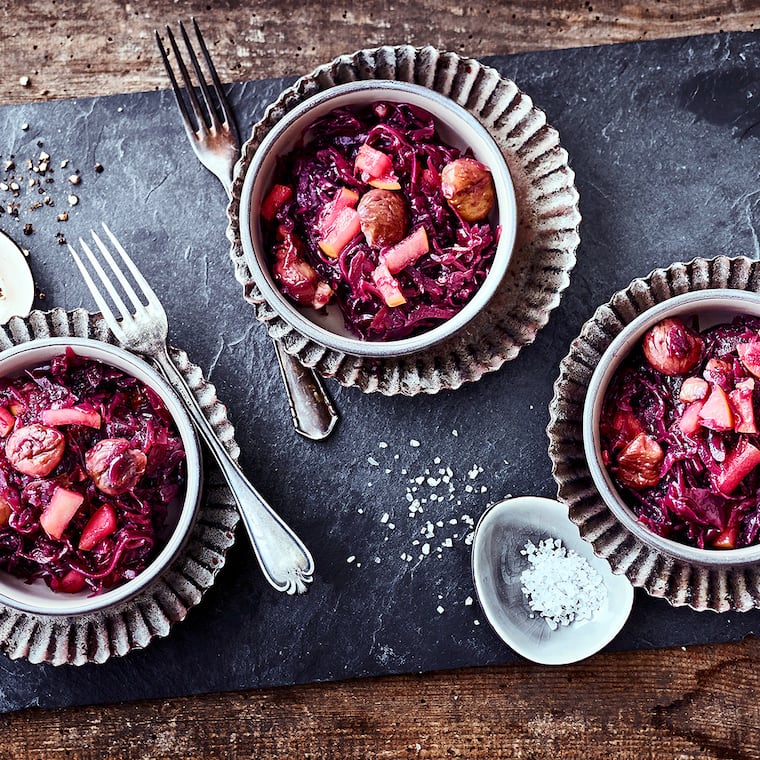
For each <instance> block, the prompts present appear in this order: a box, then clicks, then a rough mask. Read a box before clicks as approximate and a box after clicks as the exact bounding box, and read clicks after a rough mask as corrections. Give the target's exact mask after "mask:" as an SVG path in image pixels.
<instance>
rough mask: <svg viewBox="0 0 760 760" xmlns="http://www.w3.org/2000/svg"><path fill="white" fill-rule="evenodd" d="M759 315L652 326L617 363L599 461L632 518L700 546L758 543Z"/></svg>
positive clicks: (603, 423)
mask: <svg viewBox="0 0 760 760" xmlns="http://www.w3.org/2000/svg"><path fill="white" fill-rule="evenodd" d="M758 378H760V318H756V317H748V316H739V317H736V318H735V319H734V321H733V322H732V323H730V324H722V325H719V326H716V327H712V328H709V329H707V330H705V331H703V332H701V333H700V332H698V331H697V330H696V329H695V328H694V327H692V326H691V324H690V320H681V319H670V318H669V319H664V320H662V321H661V322H659V323H658V324H656V325H655V326H654V327H652V328H651V329H650V330H649V331H648V332H647V333H646V334H645V335H644V337H643V339H642V341H641V342H640V343H639V344H638V346H637V347H636V348H635V349H634V350H633V351H632V352H631V354H630V355H629V356H628V357H627V358H626V360H625V361H624V363H623V364H622V365H621V366H620V367H619V368H618V370H617V372H616V374H615V376H614V377H613V379H612V382H611V383H610V386H609V388H608V390H607V394H606V396H605V400H604V407H603V411H602V417H601V421H600V433H601V444H602V455H603V459H604V464H605V466H606V467H607V468H608V471H609V473H610V475H611V476H612V478H613V480H614V481H615V483H616V485H617V487H618V489H619V491H620V493H621V495H623V497H624V499H625V500H626V502H627V503H628V505H629V506H630V507H631V508H632V509H633V510H634V512H635V513H636V514H637V516H638V519H639V520H640V521H641V522H642V523H643V524H644V525H646V526H647V527H648V528H649V529H651V530H652V531H654V532H655V533H656V534H657V535H660V536H664V537H666V538H669V539H672V540H674V541H678V542H681V543H684V544H689V545H691V546H695V547H698V548H700V549H736V548H741V547H745V546H750V545H753V544H757V543H759V542H760V468H759V467H758V465H759V464H760V435H758V422H760V416H759V409H758V403H759V402H760V395H759V394H760V385H758V382H757V380H758Z"/></svg>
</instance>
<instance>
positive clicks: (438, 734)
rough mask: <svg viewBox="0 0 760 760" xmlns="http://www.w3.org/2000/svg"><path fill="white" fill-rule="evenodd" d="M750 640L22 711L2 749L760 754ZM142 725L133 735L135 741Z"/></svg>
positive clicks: (0, 726)
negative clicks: (550, 664)
mask: <svg viewBox="0 0 760 760" xmlns="http://www.w3.org/2000/svg"><path fill="white" fill-rule="evenodd" d="M758 656H760V642H758V641H757V640H751V641H745V642H742V643H739V644H732V645H727V646H721V647H695V648H691V649H688V650H681V649H677V650H663V651H650V652H638V653H624V654H609V655H600V656H597V657H595V658H592V659H591V660H590V661H588V662H585V663H581V664H578V665H573V666H569V667H564V668H547V667H539V666H533V665H515V666H507V667H494V668H484V669H470V670H463V671H455V672H450V673H436V674H432V675H426V676H400V677H392V678H380V679H369V680H363V681H353V682H345V683H337V684H327V685H312V686H301V687H293V688H287V689H270V690H264V691H254V692H247V693H236V694H213V695H206V696H202V697H194V698H183V699H174V700H170V701H156V702H143V703H136V704H123V705H112V706H110V707H108V708H101V707H87V708H80V709H67V710H58V711H41V712H40V711H25V712H22V713H18V714H15V715H10V716H6V717H4V718H2V719H0V732H1V735H2V736H3V737H4V740H3V743H2V747H3V749H2V750H0V757H2V758H14V760H63V759H64V758H70V757H72V756H75V757H81V758H102V757H104V756H108V757H114V758H122V760H132V759H133V758H134V759H135V760H136V759H137V758H145V757H157V758H158V757H166V758H169V757H204V758H211V757H261V758H296V757H298V758H310V760H334V759H335V758H341V759H342V760H348V759H349V758H357V760H358V759H359V758H361V759H362V760H365V759H368V758H377V759H378V760H398V758H404V757H409V758H447V757H468V758H475V759H480V758H483V759H485V758H488V760H494V759H495V758H502V757H504V758H507V757H523V758H543V757H555V758H556V757H561V758H563V759H564V760H575V759H576V758H577V760H597V759H598V760H608V759H609V758H611V757H612V758H637V759H640V760H643V759H645V758H665V757H668V758H679V759H680V760H704V759H706V758H733V759H734V760H744V759H745V758H756V757H758V756H760V734H759V733H758V731H757V726H758V725H760V707H759V706H758V703H757V699H756V694H757V693H758V691H759V690H760V669H758V668H757V667H756V664H755V663H756V662H757V660H758ZM137 737H139V741H138V740H137Z"/></svg>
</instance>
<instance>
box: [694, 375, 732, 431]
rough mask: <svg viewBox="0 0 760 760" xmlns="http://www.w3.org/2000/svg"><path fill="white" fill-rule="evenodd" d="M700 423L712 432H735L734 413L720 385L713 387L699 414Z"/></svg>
mask: <svg viewBox="0 0 760 760" xmlns="http://www.w3.org/2000/svg"><path fill="white" fill-rule="evenodd" d="M699 421H700V423H701V425H702V426H703V427H706V428H710V430H717V431H723V430H733V428H734V413H733V410H732V409H731V404H730V402H729V400H728V396H727V395H726V392H725V391H724V390H723V388H721V387H720V386H719V385H713V387H712V389H711V390H710V395H709V396H708V397H707V401H705V404H704V406H703V407H702V409H701V411H700V412H699Z"/></svg>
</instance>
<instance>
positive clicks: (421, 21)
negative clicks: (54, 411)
mask: <svg viewBox="0 0 760 760" xmlns="http://www.w3.org/2000/svg"><path fill="white" fill-rule="evenodd" d="M191 15H195V16H197V17H198V19H199V21H200V23H201V25H202V28H203V29H204V33H205V36H206V38H207V40H208V41H209V43H210V47H211V52H212V55H213V56H214V58H215V61H216V63H217V67H218V69H219V72H220V75H221V77H222V79H223V80H245V79H255V78H262V77H279V76H286V75H293V74H299V73H303V72H305V71H308V70H309V69H311V68H312V67H314V66H315V65H317V64H319V63H321V62H323V61H326V60H329V59H331V58H332V57H334V56H336V55H338V54H340V53H344V52H349V51H352V50H354V49H356V48H357V47H363V46H374V45H378V44H384V43H399V42H411V43H413V44H426V43H432V44H434V45H437V46H439V47H441V48H445V49H450V50H456V51H459V52H464V53H466V54H469V55H473V56H483V55H488V54H497V53H511V52H519V51H527V50H538V49H548V48H560V47H572V46H582V45H595V44H606V43H613V42H622V41H631V40H639V39H645V38H658V37H673V36H680V35H688V34H702V33H709V32H715V31H718V30H721V29H722V30H740V31H745V30H751V29H755V28H758V24H760V4H759V3H758V2H755V1H750V0H747V1H745V2H742V1H741V0H734V1H733V2H730V1H728V0H724V1H721V2H708V1H707V0H694V1H693V2H689V3H686V2H680V1H677V0H659V1H657V0H653V1H651V2H640V3H636V2H625V1H623V0H604V1H601V0H586V1H585V2H581V1H576V2H569V1H568V0H561V1H560V2H552V0H520V1H515V2H497V1H496V0H494V2H491V3H479V2H473V3H465V4H462V3H458V2H454V1H453V0H418V1H417V2H412V1H411V0H398V1H397V2H388V1H387V0H384V1H381V0H366V1H365V2H362V3H360V4H358V3H357V4H354V3H340V2H337V1H336V0H322V2H320V3H294V2H282V0H279V1H278V0H249V1H248V2H240V3H238V2H233V1H232V0H226V1H223V2H212V0H207V1H206V2H184V1H179V2H173V3H168V2H164V1H163V0H132V2H126V1H124V0H80V1H77V0H36V2H34V3H26V2H20V1H19V2H15V1H14V0H3V2H0V22H1V23H2V30H3V35H2V39H1V40H0V55H1V56H2V59H3V75H2V77H1V78H0V103H19V102H24V101H36V100H43V99H51V98H65V97H75V96H76V97H80V96H90V95H104V94H111V93H117V92H131V91H139V90H148V89H153V88H157V87H161V88H163V87H165V86H166V80H165V76H164V74H163V71H162V69H161V65H160V61H159V58H158V54H157V51H156V49H155V43H154V40H153V36H152V35H153V29H154V28H155V27H159V28H161V27H163V26H164V25H165V24H166V23H172V24H173V23H175V21H176V19H177V18H183V19H188V18H189V17H190V16H191ZM22 77H28V78H29V83H28V85H26V86H24V85H22V84H21V78H22ZM758 662H760V642H758V640H756V639H754V638H753V639H749V640H747V641H744V642H740V643H736V644H730V645H722V646H711V647H695V648H691V649H688V650H681V649H677V650H660V651H647V652H631V653H621V654H607V655H599V656H597V657H594V658H592V659H591V660H589V661H587V662H585V663H581V664H578V665H574V666H570V667H565V668H548V667H540V666H534V665H530V664H521V665H513V666H508V667H494V668H483V669H471V670H462V671H456V672H447V673H436V674H432V675H425V676H401V677H392V678H381V679H369V680H363V681H352V682H344V683H336V684H327V685H310V686H302V687H293V688H282V689H269V690H261V691H249V692H239V693H234V694H212V695H204V696H198V697H192V698H181V699H172V700H166V701H154V702H142V703H131V704H118V705H110V706H107V707H86V708H76V709H65V710H26V711H23V712H19V713H16V714H12V715H6V716H2V717H0V760H5V759H6V758H8V760H10V759H11V758H13V760H59V758H60V759H62V758H98V760H100V759H101V758H123V759H124V760H131V759H132V758H175V757H188V758H189V757H192V758H213V757H231V758H237V757H241V758H242V757H245V758H249V757H260V758H310V759H311V760H322V759H323V758H324V759H325V760H328V759H330V760H333V759H334V758H341V759H345V760H348V759H351V758H357V759H360V758H361V759H364V760H366V759H368V758H378V759H383V760H385V759H386V758H387V759H388V760H390V759H391V758H392V759H394V760H396V759H398V758H451V757H467V758H475V759H481V758H482V759H485V758H488V759H489V760H493V759H495V758H512V757H520V758H527V759H533V758H557V757H562V758H566V759H568V760H575V759H576V758H577V759H578V760H580V759H583V760H596V758H599V760H601V759H602V758H605V759H607V758H637V759H638V758H678V759H679V760H706V759H707V758H710V759H711V760H712V759H716V760H728V759H731V760H745V759H748V758H757V757H760V733H758V731H757V727H758V726H760V707H758V700H757V694H758V693H760V683H759V681H760V667H758V665H757V663H758Z"/></svg>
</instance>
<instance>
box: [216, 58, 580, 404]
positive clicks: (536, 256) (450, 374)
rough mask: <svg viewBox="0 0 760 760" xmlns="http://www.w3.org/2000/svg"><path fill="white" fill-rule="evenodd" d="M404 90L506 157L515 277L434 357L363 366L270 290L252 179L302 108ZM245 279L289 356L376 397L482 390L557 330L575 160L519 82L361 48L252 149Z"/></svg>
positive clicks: (458, 61) (284, 98)
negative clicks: (254, 242) (255, 164)
mask: <svg viewBox="0 0 760 760" xmlns="http://www.w3.org/2000/svg"><path fill="white" fill-rule="evenodd" d="M359 80H373V81H374V80H395V81H400V82H410V83H413V84H417V85H420V86H422V87H426V88H428V89H430V90H434V91H435V92H438V93H440V94H441V95H443V96H445V97H447V98H449V99H450V100H451V101H453V102H455V103H457V104H458V105H460V106H461V107H462V108H464V109H465V110H466V111H467V112H468V113H470V114H471V115H472V116H473V117H474V118H476V119H477V120H478V121H479V122H480V123H481V124H482V125H483V126H484V127H485V128H486V129H487V130H488V132H489V133H490V135H491V137H492V138H493V140H494V141H495V142H496V144H497V145H498V147H499V149H500V150H501V152H502V155H503V156H504V159H505V160H506V162H507V166H508V168H509V173H510V175H511V178H512V183H513V186H514V190H515V195H516V200H517V237H516V242H515V246H514V250H513V254H512V258H511V259H510V262H509V266H508V268H507V272H506V275H505V276H504V278H503V279H502V282H501V284H500V286H499V287H498V288H497V290H496V292H495V293H494V294H493V296H492V297H491V299H490V301H489V302H488V304H487V305H486V306H485V308H483V309H482V310H481V311H480V312H479V313H478V314H477V315H476V316H474V317H473V319H472V320H471V321H470V322H468V323H467V324H466V325H465V326H464V327H463V328H462V329H460V330H458V331H457V332H456V333H455V334H454V335H452V336H451V337H449V338H447V339H446V340H443V341H441V342H440V343H437V344H436V345H435V346H433V347H432V348H430V349H428V350H425V351H417V352H415V353H412V354H408V355H405V356H394V357H385V358H376V357H357V356H352V355H350V354H346V353H345V352H342V351H335V350H332V349H328V348H326V347H325V346H323V345H321V344H319V343H317V342H315V341H313V340H311V339H310V338H308V337H307V336H306V335H305V334H304V333H302V332H301V331H300V330H297V329H295V328H294V326H293V325H291V324H290V323H288V322H287V321H286V320H284V319H282V317H281V316H280V315H279V314H278V312H277V311H276V310H275V309H274V308H273V306H272V305H271V304H270V303H269V302H268V300H267V299H266V298H265V297H264V296H263V295H262V293H261V291H260V290H259V288H258V286H257V284H256V282H255V280H254V278H253V275H252V273H251V270H250V267H249V266H248V262H247V260H246V256H245V254H244V251H243V248H242V242H241V233H240V224H241V206H240V200H241V193H242V188H243V181H244V178H245V175H246V172H247V170H248V167H249V166H250V164H251V162H252V161H253V157H254V155H255V153H256V150H257V148H258V147H259V145H260V144H261V142H262V141H263V140H264V138H265V137H266V135H267V133H268V132H269V131H270V130H271V129H273V128H274V127H275V125H276V124H277V123H278V122H279V121H280V120H281V119H282V118H284V117H285V115H286V114H287V113H289V112H290V111H291V110H293V109H294V108H295V107H297V106H298V105H299V104H300V103H302V102H304V101H306V100H308V99H309V98H311V97H312V96H314V95H316V94H317V93H319V92H322V91H326V90H329V89H330V88H332V87H335V86H337V85H340V84H344V83H346V82H354V81H359ZM227 212H228V216H229V226H228V228H227V237H228V238H229V240H230V243H231V247H230V256H231V259H232V262H233V265H234V271H235V278H236V279H237V280H238V282H239V283H240V284H241V285H242V287H243V295H244V297H245V299H246V301H248V303H250V304H251V305H252V306H253V309H254V312H255V315H256V318H257V319H258V320H260V321H261V322H263V323H264V324H265V325H266V327H267V330H268V332H269V334H270V336H271V337H272V338H274V339H276V340H279V341H280V343H281V344H282V345H283V347H284V348H285V350H286V351H288V352H289V353H290V354H293V355H294V356H296V357H297V358H298V359H299V361H300V362H301V363H302V364H304V365H305V366H308V367H313V368H314V369H315V370H316V371H317V372H319V373H321V374H322V375H323V376H325V377H331V378H334V379H335V380H336V381H337V382H339V383H341V384H342V385H344V386H348V387H356V388H359V389H360V390H361V391H362V392H364V393H373V392H378V393H383V394H385V395H388V396H392V395H395V394H404V395H407V396H413V395H415V394H417V393H438V392H439V391H441V390H453V389H456V388H459V387H460V386H461V385H462V384H463V383H467V382H475V381H476V380H479V379H480V378H481V377H482V376H483V375H484V374H486V373H488V372H494V371H496V370H497V369H498V368H499V367H501V366H502V365H503V364H504V362H506V361H511V360H512V359H514V358H515V357H516V356H517V355H518V354H519V352H520V350H521V349H522V348H523V347H524V346H527V345H529V344H530V343H532V342H533V341H534V340H535V338H536V335H537V334H538V331H539V330H540V329H541V328H542V327H544V325H546V323H547V322H548V320H549V315H550V313H551V311H552V310H553V309H555V308H556V307H557V306H558V305H559V302H560V298H561V295H562V293H563V292H564V290H565V289H566V288H567V286H568V284H569V282H570V272H571V271H572V269H573V267H574V266H575V252H576V249H577V247H578V243H579V235H578V227H579V224H580V219H581V217H580V212H579V210H578V192H577V190H576V188H575V174H574V172H573V171H572V169H571V168H570V167H569V165H568V156H567V152H566V151H565V150H564V148H562V146H561V145H560V141H559V135H558V133H557V131H556V130H555V129H553V128H552V127H551V126H549V124H548V123H547V120H546V115H545V114H544V113H543V112H542V111H540V110H539V109H538V108H536V107H535V106H534V105H533V102H532V101H531V99H530V98H529V97H528V96H527V95H526V94H525V93H523V92H522V91H521V90H520V89H519V88H518V87H517V85H515V83H514V82H511V81H509V80H508V79H504V78H503V77H502V76H501V75H500V74H499V73H498V72H497V71H496V70H495V69H493V68H490V67H488V66H484V65H483V64H481V63H480V62H479V61H476V60H474V59H472V58H463V57H461V56H459V55H456V54H455V53H447V52H441V51H439V50H436V49H435V48H433V47H429V46H428V47H422V48H414V47H412V46H410V45H400V46H396V47H391V46H386V47H380V48H373V49H367V50H359V51H357V52H355V53H352V54H350V55H344V56H340V57H338V58H336V59H335V60H334V61H331V62H330V63H327V64H325V65H323V66H320V67H318V68H317V69H315V70H314V71H313V72H311V73H310V74H307V75H306V76H304V77H302V78H301V79H299V80H298V81H296V83H295V84H294V85H293V86H292V87H289V88H288V89H286V90H285V91H284V92H282V93H281V95H280V96H279V97H278V98H277V100H276V101H275V102H274V103H272V104H271V105H270V106H269V107H268V108H267V110H266V112H265V114H264V117H263V118H262V120H261V121H260V122H259V123H258V124H256V126H255V127H254V129H253V133H252V135H251V137H250V139H249V140H248V141H247V142H246V143H245V144H244V145H243V149H242V155H241V159H240V161H239V162H238V164H237V166H236V168H235V177H234V180H233V185H232V197H231V200H230V205H229V207H228V210H227Z"/></svg>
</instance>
